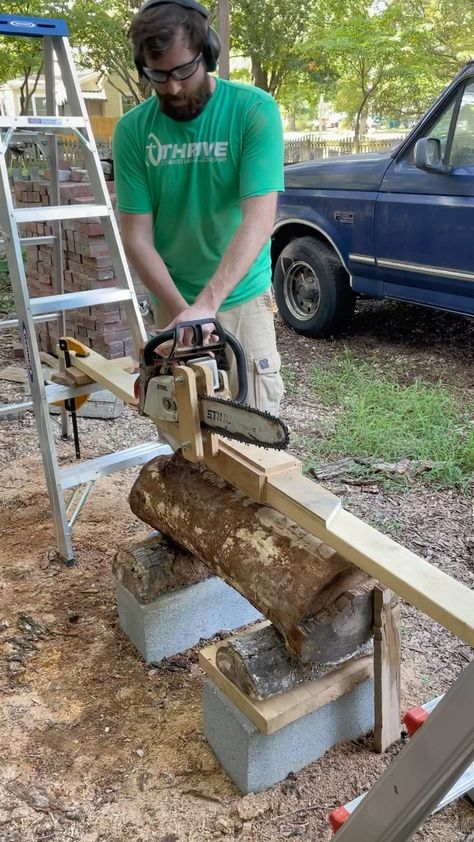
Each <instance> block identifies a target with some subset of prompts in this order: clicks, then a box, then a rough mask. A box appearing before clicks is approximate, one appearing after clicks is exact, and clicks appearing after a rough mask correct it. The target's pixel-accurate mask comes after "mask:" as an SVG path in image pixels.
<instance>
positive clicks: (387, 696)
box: [374, 587, 401, 753]
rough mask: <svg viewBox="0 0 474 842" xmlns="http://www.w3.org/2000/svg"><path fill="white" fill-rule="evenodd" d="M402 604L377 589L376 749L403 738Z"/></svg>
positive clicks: (375, 660) (384, 747)
mask: <svg viewBox="0 0 474 842" xmlns="http://www.w3.org/2000/svg"><path fill="white" fill-rule="evenodd" d="M400 609H401V606H400V603H399V602H398V601H397V598H396V596H395V594H394V593H393V592H392V591H391V590H389V589H388V588H381V587H375V588H374V749H375V751H377V752H380V753H382V752H384V751H386V750H387V749H388V748H389V746H391V745H392V743H396V742H397V741H398V740H399V739H400V733H401V728H400V697H401V685H400V659H401V651H400Z"/></svg>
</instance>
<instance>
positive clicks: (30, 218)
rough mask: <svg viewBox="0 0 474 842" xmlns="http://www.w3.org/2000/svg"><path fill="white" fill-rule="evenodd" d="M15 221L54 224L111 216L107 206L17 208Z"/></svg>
mask: <svg viewBox="0 0 474 842" xmlns="http://www.w3.org/2000/svg"><path fill="white" fill-rule="evenodd" d="M14 216H15V220H16V221H17V222H18V224H20V223H21V222H43V221H44V222H52V221H54V220H56V219H85V218H87V217H88V216H109V209H108V207H107V205H56V206H54V207H48V206H47V205H37V206H36V207H34V208H15V211H14Z"/></svg>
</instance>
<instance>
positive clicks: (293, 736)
mask: <svg viewBox="0 0 474 842" xmlns="http://www.w3.org/2000/svg"><path fill="white" fill-rule="evenodd" d="M373 708H374V682H373V679H372V678H370V679H367V680H366V681H363V682H361V683H360V684H358V685H357V686H356V687H353V688H352V689H351V690H349V691H348V692H347V693H344V694H343V695H341V696H339V697H338V698H337V699H335V700H334V701H332V702H329V703H328V704H326V705H323V706H322V707H320V708H317V709H316V710H313V711H312V712H311V713H308V714H306V716H303V717H301V719H298V720H296V721H294V722H290V723H289V724H288V725H285V726H284V727H283V728H281V729H280V730H279V731H276V732H275V733H273V734H268V735H266V734H262V733H261V732H260V731H259V730H258V728H257V727H256V726H255V725H254V724H253V722H251V720H250V719H248V717H246V716H245V715H244V714H243V713H241V711H240V710H239V709H238V708H237V707H236V706H235V705H234V704H233V702H231V701H230V700H229V699H228V698H227V696H225V695H224V694H223V693H222V692H221V691H220V690H219V689H218V688H217V687H216V685H215V684H214V682H213V681H211V680H210V679H206V681H205V684H204V690H203V715H204V735H205V737H206V740H207V741H208V743H209V745H210V747H211V748H212V750H213V752H214V754H215V755H216V757H217V759H218V760H219V762H220V763H221V764H222V766H223V768H224V769H225V771H226V772H227V774H228V776H229V778H230V779H231V780H232V781H233V782H234V784H235V785H236V786H237V787H238V789H239V790H240V791H241V792H242V793H244V794H247V793H249V792H261V791H262V790H264V789H268V787H271V786H273V785H274V784H277V783H279V782H280V781H283V780H284V779H285V778H286V776H287V775H288V774H289V773H290V772H297V771H298V770H299V769H302V768H303V766H306V765H307V764H308V763H312V762H313V761H314V760H317V759H318V757H321V756H322V755H323V754H324V753H325V752H326V751H328V750H329V749H330V748H332V746H334V745H336V744H337V743H341V742H344V741H346V740H353V739H356V738H357V737H360V736H361V735H362V734H366V733H367V732H368V731H371V730H372V729H373V726H374V711H373Z"/></svg>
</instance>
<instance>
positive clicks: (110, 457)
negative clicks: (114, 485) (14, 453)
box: [60, 441, 173, 490]
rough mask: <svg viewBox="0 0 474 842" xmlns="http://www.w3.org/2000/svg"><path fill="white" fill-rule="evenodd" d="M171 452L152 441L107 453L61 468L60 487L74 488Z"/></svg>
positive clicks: (162, 444) (158, 442)
mask: <svg viewBox="0 0 474 842" xmlns="http://www.w3.org/2000/svg"><path fill="white" fill-rule="evenodd" d="M172 452H173V451H172V450H171V448H170V446H169V445H168V444H165V443H164V442H162V441H154V442H146V444H139V445H136V447H128V448H127V449H126V450H119V451H118V452H117V453H109V454H107V456H99V457H97V459H90V460H89V461H88V462H82V463H79V464H77V465H71V466H70V467H69V468H63V470H62V471H61V472H60V482H61V487H62V488H63V490H66V489H67V488H74V486H76V485H81V484H82V483H84V482H90V480H96V479H98V477H104V476H107V474H113V473H114V472H115V471H121V470H124V468H131V467H132V466H133V465H143V463H144V462H148V461H149V460H150V459H153V458H154V457H155V456H167V455H169V454H171V453H172Z"/></svg>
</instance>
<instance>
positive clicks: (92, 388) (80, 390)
mask: <svg viewBox="0 0 474 842" xmlns="http://www.w3.org/2000/svg"><path fill="white" fill-rule="evenodd" d="M45 390H46V398H47V401H48V403H56V401H66V400H68V399H69V398H78V397H79V396H80V395H92V394H93V393H94V392H102V391H103V390H104V387H103V386H102V385H101V384H100V383H86V385H85V386H61V385H60V384H59V383H48V384H47V385H46V386H45Z"/></svg>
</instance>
